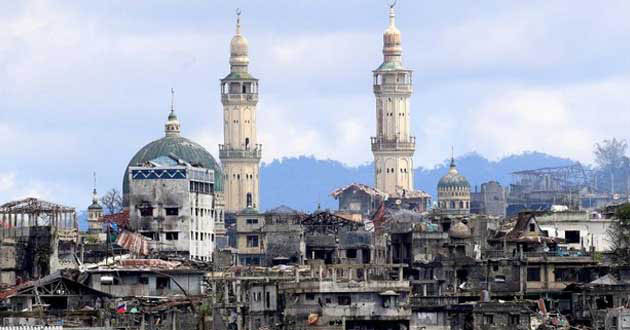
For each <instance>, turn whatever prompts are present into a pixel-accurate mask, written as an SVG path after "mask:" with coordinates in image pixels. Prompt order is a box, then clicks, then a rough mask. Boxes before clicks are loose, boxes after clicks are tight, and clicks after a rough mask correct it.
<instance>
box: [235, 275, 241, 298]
mask: <svg viewBox="0 0 630 330" xmlns="http://www.w3.org/2000/svg"><path fill="white" fill-rule="evenodd" d="M235 282H236V291H235V292H236V302H237V303H239V304H240V303H241V301H242V300H241V280H237V281H235Z"/></svg>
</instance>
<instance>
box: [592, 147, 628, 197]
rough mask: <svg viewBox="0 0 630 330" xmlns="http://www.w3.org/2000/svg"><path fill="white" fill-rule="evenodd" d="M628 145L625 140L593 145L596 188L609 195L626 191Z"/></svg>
mask: <svg viewBox="0 0 630 330" xmlns="http://www.w3.org/2000/svg"><path fill="white" fill-rule="evenodd" d="M627 149H628V143H627V142H626V141H625V140H617V139H616V138H613V139H612V140H604V141H602V142H601V143H596V144H595V149H594V151H593V153H594V154H595V163H596V164H597V170H598V171H597V181H598V188H599V189H601V190H604V191H609V192H611V193H618V192H621V191H626V189H627V184H626V182H627V180H628V178H627V176H628V157H626V151H627Z"/></svg>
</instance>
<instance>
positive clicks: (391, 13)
mask: <svg viewBox="0 0 630 330" xmlns="http://www.w3.org/2000/svg"><path fill="white" fill-rule="evenodd" d="M396 2H398V0H394V1H392V2H390V3H389V26H390V27H394V28H395V27H396V11H395V10H394V7H395V6H396Z"/></svg>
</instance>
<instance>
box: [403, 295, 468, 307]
mask: <svg viewBox="0 0 630 330" xmlns="http://www.w3.org/2000/svg"><path fill="white" fill-rule="evenodd" d="M457 303H458V300H457V297H451V296H413V297H411V298H410V305H411V306H412V307H441V306H449V305H456V304H457Z"/></svg>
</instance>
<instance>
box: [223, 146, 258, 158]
mask: <svg viewBox="0 0 630 330" xmlns="http://www.w3.org/2000/svg"><path fill="white" fill-rule="evenodd" d="M261 157H262V144H257V145H256V146H255V147H254V148H245V149H240V148H239V149H236V148H234V147H232V146H231V145H229V144H219V158H220V159H224V158H237V159H258V160H259V159H260V158H261Z"/></svg>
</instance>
